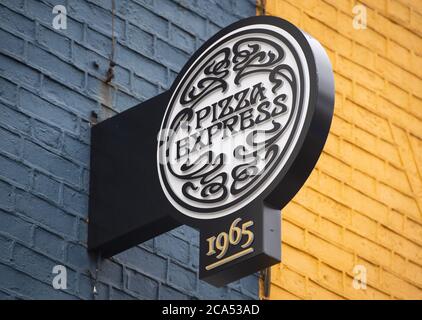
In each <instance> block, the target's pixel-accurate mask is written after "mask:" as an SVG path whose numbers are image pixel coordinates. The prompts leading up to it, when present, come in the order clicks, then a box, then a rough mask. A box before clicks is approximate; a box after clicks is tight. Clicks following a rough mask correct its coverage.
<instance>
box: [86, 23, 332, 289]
mask: <svg viewBox="0 0 422 320" xmlns="http://www.w3.org/2000/svg"><path fill="white" fill-rule="evenodd" d="M333 108H334V80H333V72H332V68H331V64H330V61H329V59H328V56H327V54H326V52H325V50H324V49H323V47H322V46H321V45H320V44H319V42H318V41H317V40H315V39H314V38H312V37H311V36H310V35H308V34H307V33H305V32H303V31H301V30H300V29H298V28H297V27H295V26H294V25H292V24H291V23H289V22H287V21H285V20H283V19H280V18H276V17H270V16H261V17H252V18H247V19H243V20H240V21H238V22H236V23H234V24H232V25H230V26H228V27H226V28H224V29H223V30H221V31H220V32H218V33H217V34H216V35H215V36H213V37H212V38H211V39H209V40H208V41H206V42H205V43H204V44H203V45H202V46H201V48H199V49H198V50H197V51H196V52H195V53H194V54H193V56H192V57H191V58H190V59H189V61H188V62H187V63H186V65H185V66H184V67H183V69H182V70H181V72H180V73H179V75H178V76H177V78H176V80H175V81H174V83H173V85H172V86H171V88H170V89H169V90H168V91H166V92H164V93H162V94H160V95H158V96H156V97H154V98H152V99H150V100H147V101H145V102H143V103H141V104H139V105H137V106H135V107H133V108H131V109H129V110H127V111H124V112H122V113H120V114H118V115H116V116H114V117H112V118H110V119H108V120H105V121H103V122H101V123H99V124H97V125H96V126H94V127H93V129H92V135H91V140H92V141H91V145H92V149H91V180H90V203H89V210H90V212H89V219H90V221H89V231H88V247H89V249H90V250H98V251H101V252H102V255H103V256H111V255H114V254H116V253H119V252H121V251H123V250H126V249H128V248H130V247H132V246H135V245H137V244H139V243H142V242H144V241H146V240H148V239H151V238H152V237H155V236H157V235H159V234H162V233H164V232H166V231H169V230H171V229H173V228H175V227H177V226H179V225H182V224H186V225H189V226H191V227H193V228H196V229H198V230H199V232H200V266H199V269H200V270H199V276H200V278H201V279H203V280H205V281H208V282H209V283H211V284H214V285H217V286H221V285H225V284H227V283H229V282H231V281H234V280H237V279H239V278H241V277H243V276H246V275H248V274H251V273H254V272H256V271H258V270H260V269H263V268H266V267H268V266H271V265H273V264H275V263H278V262H280V260H281V230H280V229H281V212H280V210H281V209H282V208H283V207H284V206H285V205H286V204H287V203H288V202H289V201H290V200H291V199H292V198H293V196H294V195H295V194H296V193H297V191H298V190H299V189H300V188H301V186H302V185H303V184H304V182H305V181H306V179H307V177H308V176H309V174H310V173H311V171H312V169H313V168H314V166H315V164H316V162H317V160H318V157H319V155H320V153H321V151H322V149H323V146H324V144H325V141H326V138H327V135H328V132H329V128H330V124H331V119H332V115H333Z"/></svg>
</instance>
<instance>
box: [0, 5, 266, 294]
mask: <svg viewBox="0 0 422 320" xmlns="http://www.w3.org/2000/svg"><path fill="white" fill-rule="evenodd" d="M56 4H64V5H65V6H66V8H67V13H68V19H67V30H54V29H53V28H52V19H53V17H54V16H53V14H52V7H53V6H54V5H56ZM111 10H112V0H91V1H84V0H63V1H60V0H42V1H38V0H1V1H0V299H3V298H11V299H15V298H18V299H20V298H24V299H26V298H53V299H80V298H83V299H93V298H100V299H143V298H146V299H158V298H159V299H168V298H176V299H204V298H216V299H221V298H223V299H224V298H236V299H237V298H239V299H254V298H257V295H258V278H257V276H256V275H254V276H250V277H248V278H245V279H242V280H241V281H238V282H236V283H234V284H232V285H230V286H228V287H225V288H220V289H216V288H214V287H212V286H210V285H208V284H206V283H204V282H201V281H199V280H198V273H197V268H198V234H197V232H196V231H194V230H192V229H190V228H188V227H186V226H183V227H180V228H178V229H176V230H173V231H172V232H169V233H167V234H163V235H161V236H159V237H157V238H155V239H153V240H150V241H148V242H146V243H144V244H141V245H140V246H137V247H134V248H132V249H130V250H128V251H126V252H123V253H121V254H119V255H117V256H115V257H113V258H112V259H107V260H104V259H103V260H100V259H96V257H95V256H92V255H88V254H87V250H86V239H87V203H88V183H89V139H90V120H91V112H92V111H94V112H95V113H97V114H98V116H99V121H101V120H103V119H105V118H107V117H110V116H112V115H114V114H116V113H118V112H121V111H123V110H125V109H127V108H129V107H131V106H133V105H135V104H136V103H138V102H140V101H143V100H145V99H148V98H150V97H153V96H154V95H156V94H157V93H159V92H161V91H163V90H166V89H167V88H169V86H170V85H171V83H172V81H173V79H174V78H175V76H176V75H177V72H178V71H179V70H180V68H181V67H182V66H183V64H184V63H185V62H186V60H187V59H188V58H189V56H190V55H191V54H192V53H193V52H194V51H195V50H196V49H197V48H198V47H199V46H200V45H201V43H203V42H204V40H206V39H208V38H209V37H210V36H211V35H213V34H214V33H215V32H217V31H218V30H219V29H220V28H221V27H224V26H226V25H228V24H230V23H231V22H233V21H236V20H238V19H240V18H242V17H245V16H252V15H254V14H255V3H254V1H253V0H224V1H222V0H173V1H171V0H116V15H115V33H116V36H117V45H116V51H115V60H116V62H117V65H116V67H115V77H114V79H113V80H112V82H111V83H110V84H106V83H104V79H105V78H106V71H107V68H108V64H109V57H110V54H111V43H112V41H111V34H112V31H111V30H112V28H111V23H112V11H111ZM57 264H62V265H65V266H66V267H67V270H68V289H67V290H62V291H60V290H54V289H53V288H52V284H51V281H52V278H53V275H52V268H53V266H54V265H57ZM96 270H98V271H96ZM94 285H96V288H97V291H98V293H97V295H95V296H94V295H93V292H92V288H93V286H94Z"/></svg>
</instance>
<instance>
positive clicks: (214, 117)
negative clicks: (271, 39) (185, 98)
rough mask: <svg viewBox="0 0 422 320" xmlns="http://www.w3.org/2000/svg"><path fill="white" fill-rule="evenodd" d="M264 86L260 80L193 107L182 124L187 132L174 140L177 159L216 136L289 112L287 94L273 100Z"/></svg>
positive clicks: (243, 128) (237, 131)
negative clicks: (196, 107) (216, 99)
mask: <svg viewBox="0 0 422 320" xmlns="http://www.w3.org/2000/svg"><path fill="white" fill-rule="evenodd" d="M265 90H266V88H265V87H264V86H263V84H262V82H260V83H257V84H255V85H253V86H251V87H249V88H246V89H243V90H241V91H238V92H236V93H235V94H232V95H230V96H227V97H225V98H223V99H221V100H219V101H218V102H215V103H213V104H211V105H207V106H205V107H202V108H198V109H197V110H196V111H191V113H190V116H189V117H188V121H187V122H186V125H185V126H183V125H182V126H181V127H182V128H183V129H185V130H186V131H187V134H188V135H187V136H186V137H184V138H182V139H178V140H176V142H175V143H176V160H179V159H181V158H183V157H186V156H188V155H190V154H192V153H195V152H197V151H200V150H201V149H203V148H204V147H207V146H210V145H212V144H213V143H214V142H216V139H218V141H219V142H220V141H221V140H224V139H226V138H228V137H233V136H234V135H235V134H237V133H239V132H242V131H245V130H247V129H250V128H253V127H255V126H257V125H259V124H261V123H264V122H266V121H269V120H271V119H274V118H276V117H278V116H280V115H283V114H284V113H286V111H287V106H286V104H285V102H286V100H287V95H286V94H284V93H283V94H279V95H277V96H276V97H275V98H274V99H273V100H272V101H271V100H269V99H268V98H267V96H266V95H265ZM193 131H194V132H193ZM192 132H193V133H192Z"/></svg>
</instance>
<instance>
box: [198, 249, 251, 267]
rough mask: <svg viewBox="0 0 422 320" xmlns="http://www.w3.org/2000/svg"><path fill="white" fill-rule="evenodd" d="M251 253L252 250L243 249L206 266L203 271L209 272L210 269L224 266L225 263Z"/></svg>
mask: <svg viewBox="0 0 422 320" xmlns="http://www.w3.org/2000/svg"><path fill="white" fill-rule="evenodd" d="M251 252H253V248H248V249H245V250H243V251H240V252H238V253H235V254H234V255H232V256H230V257H227V258H224V259H221V260H220V261H217V262H214V263H212V264H210V265H208V266H206V267H205V270H211V269H214V268H217V267H219V266H221V265H223V264H226V263H228V262H230V261H233V260H235V259H237V258H240V257H243V256H244V255H247V254H248V253H251Z"/></svg>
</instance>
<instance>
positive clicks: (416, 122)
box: [257, 0, 422, 299]
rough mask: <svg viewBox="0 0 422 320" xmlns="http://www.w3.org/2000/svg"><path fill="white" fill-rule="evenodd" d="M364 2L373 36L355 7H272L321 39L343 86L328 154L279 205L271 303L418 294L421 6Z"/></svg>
mask: <svg viewBox="0 0 422 320" xmlns="http://www.w3.org/2000/svg"><path fill="white" fill-rule="evenodd" d="M360 3H362V4H364V5H365V6H366V8H367V29H366V30H355V29H354V28H353V25H352V20H353V16H354V14H353V12H352V8H353V6H354V5H355V4H357V2H355V1H353V0H266V1H265V12H266V14H268V15H275V16H279V17H282V18H284V19H287V20H289V21H291V22H292V23H294V24H296V25H297V26H299V27H300V28H301V29H302V30H305V31H306V32H308V33H310V34H311V35H312V36H314V37H315V38H317V39H318V40H319V41H320V42H321V43H322V45H323V46H324V47H325V49H326V50H327V52H328V55H329V57H330V60H331V62H332V65H333V68H334V72H335V87H336V103H335V112H334V119H333V123H332V127H331V132H330V135H329V137H328V141H327V144H326V146H325V148H324V151H323V154H322V155H321V158H320V160H319V161H318V164H317V166H316V168H315V170H314V171H313V173H312V175H311V176H310V178H309V179H308V181H307V182H306V184H305V186H304V187H303V188H302V190H301V191H300V192H299V193H298V194H297V195H296V197H295V198H294V200H293V201H292V202H291V203H290V204H289V205H288V206H287V207H286V208H285V209H284V210H283V224H282V260H283V262H282V263H281V264H280V265H277V266H274V267H273V268H272V285H271V295H270V298H271V299H298V298H299V299H337V298H338V299H422V39H421V37H422V1H421V0H365V1H361V2H360ZM257 10H258V11H259V13H260V10H259V6H258V9H257ZM355 265H364V266H365V267H366V269H367V282H368V286H367V289H366V290H362V289H361V290H356V289H354V288H353V286H352V280H353V268H354V266H355ZM262 294H263V291H262V283H261V296H262Z"/></svg>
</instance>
